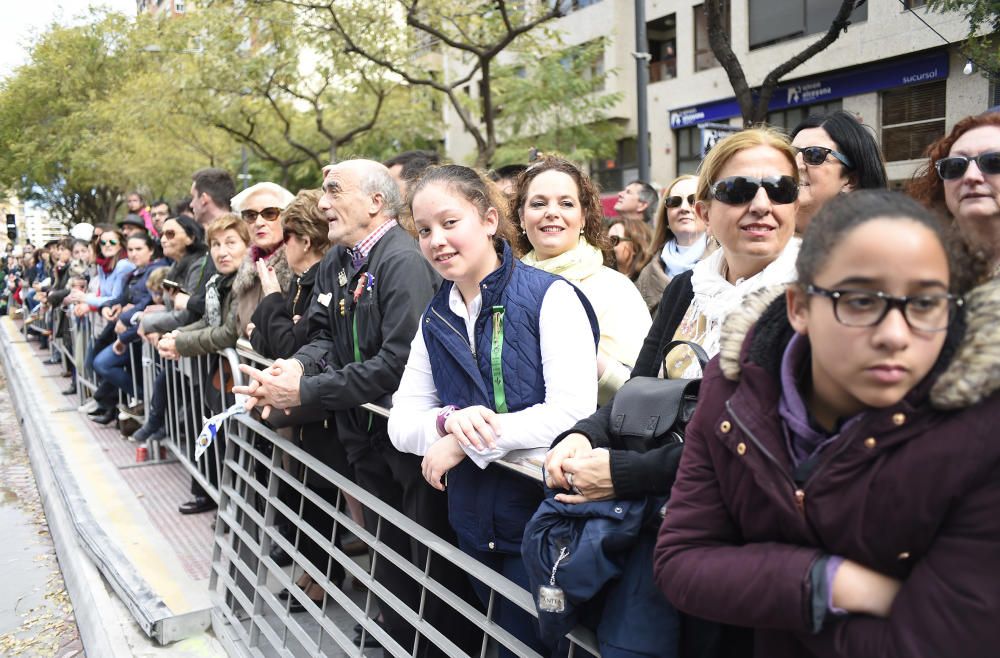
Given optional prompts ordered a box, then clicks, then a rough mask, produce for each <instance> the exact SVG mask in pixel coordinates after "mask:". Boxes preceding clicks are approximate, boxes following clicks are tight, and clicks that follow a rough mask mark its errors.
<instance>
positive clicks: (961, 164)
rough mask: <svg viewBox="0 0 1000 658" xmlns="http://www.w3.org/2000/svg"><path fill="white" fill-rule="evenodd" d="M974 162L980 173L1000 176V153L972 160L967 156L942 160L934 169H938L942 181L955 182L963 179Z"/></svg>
mask: <svg viewBox="0 0 1000 658" xmlns="http://www.w3.org/2000/svg"><path fill="white" fill-rule="evenodd" d="M973 161H974V162H975V163H976V166H977V167H979V171H981V172H983V173H984V174H1000V151H990V152H989V153H980V154H979V155H977V156H975V157H971V158H970V157H968V156H965V155H953V156H951V157H950V158H941V159H940V160H938V161H937V162H935V163H934V168H935V169H937V172H938V176H940V177H941V179H942V180H954V179H956V178H961V177H962V176H963V175H964V174H965V170H966V169H968V168H969V163H970V162H973Z"/></svg>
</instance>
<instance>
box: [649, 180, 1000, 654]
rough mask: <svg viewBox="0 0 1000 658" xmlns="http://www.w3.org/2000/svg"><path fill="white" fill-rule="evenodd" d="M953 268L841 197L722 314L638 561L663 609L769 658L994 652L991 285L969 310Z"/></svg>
mask: <svg viewBox="0 0 1000 658" xmlns="http://www.w3.org/2000/svg"><path fill="white" fill-rule="evenodd" d="M967 264H968V258H967V255H966V253H965V252H964V250H963V249H961V248H959V246H958V245H956V241H954V240H952V239H951V238H950V234H949V232H948V231H947V230H946V228H944V227H943V226H942V225H941V224H940V223H939V221H938V220H937V218H935V217H934V216H932V215H931V214H930V213H929V212H928V211H927V210H925V209H924V208H922V207H921V206H920V205H919V204H917V203H916V202H914V201H913V200H911V199H909V198H907V197H904V196H903V195H901V194H898V193H893V192H886V191H868V192H859V193H856V194H852V195H850V196H847V197H844V198H843V199H837V200H835V201H832V202H831V203H830V204H829V205H828V206H827V207H826V208H824V209H823V211H822V212H821V214H820V215H818V216H817V218H816V221H815V222H813V223H812V225H811V226H810V227H809V230H808V231H807V232H806V235H805V238H804V239H803V244H802V248H801V250H800V252H799V256H798V261H797V264H796V266H797V271H798V281H797V282H796V283H794V284H792V285H790V286H787V287H778V288H776V289H773V290H768V291H761V293H760V294H758V295H755V296H754V297H753V298H752V299H748V300H747V303H746V304H745V305H744V308H743V309H742V310H741V311H740V312H739V313H734V314H733V315H732V316H730V319H729V321H728V322H727V325H726V329H725V332H724V336H723V342H722V351H721V353H720V355H719V358H718V359H717V360H715V361H713V362H712V363H711V364H709V366H708V369H707V372H706V374H705V378H704V380H703V381H702V384H701V391H700V398H699V406H698V411H697V412H696V414H695V417H694V419H693V420H692V422H691V423H690V424H689V425H688V427H687V434H686V437H685V448H684V457H683V459H682V460H681V464H680V469H679V472H678V474H677V480H676V483H675V484H674V487H673V491H672V493H671V499H670V505H669V507H668V509H667V513H666V518H665V520H664V523H663V526H662V528H661V529H660V535H659V539H658V543H657V548H656V552H655V558H654V561H655V564H654V573H655V575H656V579H657V583H658V584H659V586H660V588H661V589H662V590H663V591H664V593H665V594H666V595H667V597H668V598H669V599H670V601H671V602H672V603H673V604H674V605H675V606H677V608H678V609H680V610H683V611H685V612H687V613H690V614H694V615H700V616H705V617H709V618H711V619H715V620H717V621H721V622H724V623H729V624H734V625H738V626H742V627H746V628H750V629H753V631H754V655H758V656H768V657H769V658H786V657H787V658H791V657H793V656H794V657H796V658H810V657H820V656H822V657H824V658H825V657H830V658H833V657H837V656H843V657H845V658H846V657H848V656H875V655H880V656H917V655H921V656H962V657H963V658H977V657H981V658H986V656H992V655H994V654H995V651H996V649H995V647H996V645H997V643H998V642H1000V626H998V625H997V624H996V611H997V609H998V608H1000V577H998V575H997V574H998V573H1000V571H998V567H1000V554H998V552H997V550H996V547H997V545H1000V517H998V516H997V514H996V506H997V503H998V502H1000V443H998V442H997V441H996V430H995V424H996V418H997V417H998V414H1000V396H998V395H997V394H996V391H997V390H998V389H1000V377H998V375H997V369H996V360H995V357H993V356H992V355H993V354H995V352H996V350H997V348H998V346H1000V328H998V325H997V322H996V317H997V313H998V310H1000V282H997V281H995V280H994V281H990V282H988V283H987V284H985V285H983V286H981V287H979V288H976V289H974V290H972V291H971V292H969V291H968V288H969V281H970V277H969V276H968V272H966V271H965V270H966V267H967ZM966 293H967V294H966ZM963 295H964V298H963Z"/></svg>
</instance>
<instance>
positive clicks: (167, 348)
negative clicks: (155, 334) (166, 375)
mask: <svg viewBox="0 0 1000 658" xmlns="http://www.w3.org/2000/svg"><path fill="white" fill-rule="evenodd" d="M174 336H175V334H174V332H172V331H171V332H169V333H165V334H163V336H162V337H161V338H160V340H159V342H158V343H157V345H156V349H157V351H158V352H159V353H160V356H161V357H163V358H164V359H171V360H177V359H179V358H181V355H180V354H178V353H177V346H176V344H175V342H174Z"/></svg>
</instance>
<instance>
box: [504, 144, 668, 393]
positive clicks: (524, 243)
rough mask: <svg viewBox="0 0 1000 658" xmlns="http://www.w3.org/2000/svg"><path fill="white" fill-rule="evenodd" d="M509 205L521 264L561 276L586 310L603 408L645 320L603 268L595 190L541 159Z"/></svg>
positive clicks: (624, 282) (637, 303)
mask: <svg viewBox="0 0 1000 658" xmlns="http://www.w3.org/2000/svg"><path fill="white" fill-rule="evenodd" d="M514 207H515V208H516V209H517V214H518V219H519V220H520V222H521V234H520V235H519V238H518V247H520V249H521V250H522V251H523V252H524V253H525V256H524V257H523V258H522V259H521V261H522V262H523V263H525V264H526V265H531V266H532V267H537V268H538V269H541V270H545V271H546V272H549V273H550V274H558V275H559V276H562V277H563V278H565V279H566V280H568V281H569V282H570V283H572V284H573V285H575V286H576V287H578V288H579V289H580V290H581V291H583V294H584V295H586V297H587V301H589V302H590V304H591V306H593V308H594V313H595V314H596V315H597V322H598V324H599V325H600V330H601V337H600V342H599V343H598V345H597V377H598V381H597V403H598V404H604V403H605V402H607V401H608V400H610V399H611V398H612V397H613V396H614V394H615V392H617V391H618V389H619V388H621V386H622V384H624V383H625V382H626V381H627V380H628V378H629V374H630V372H631V370H632V367H633V366H634V365H635V360H636V357H637V356H638V354H639V349H640V348H641V347H642V339H643V336H645V335H646V332H647V330H648V329H649V327H650V325H651V324H652V320H651V319H650V317H649V311H648V310H647V308H646V303H645V302H643V301H642V296H641V295H640V294H639V291H638V289H637V288H636V287H635V284H633V283H632V281H631V280H630V279H629V278H628V277H627V276H625V275H624V274H621V273H619V272H617V271H616V270H614V269H612V268H610V267H606V265H607V258H606V254H607V253H608V251H609V249H610V246H611V245H610V242H609V241H608V238H607V236H606V235H605V234H604V230H603V213H602V211H601V200H600V196H599V195H598V193H597V188H596V187H594V183H593V182H592V181H591V180H590V178H588V177H587V176H586V175H585V174H584V173H582V172H581V171H580V170H579V169H578V168H577V167H576V166H575V165H573V164H572V163H571V162H568V161H567V160H563V159H561V158H554V157H546V158H543V159H542V160H540V161H538V162H536V163H535V164H533V165H531V166H530V167H528V169H527V170H525V171H524V172H523V173H522V174H521V175H520V176H519V177H518V180H517V196H516V197H515V201H514Z"/></svg>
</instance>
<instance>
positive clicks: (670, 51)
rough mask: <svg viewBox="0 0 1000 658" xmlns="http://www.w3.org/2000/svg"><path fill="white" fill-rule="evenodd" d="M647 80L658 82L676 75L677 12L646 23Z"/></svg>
mask: <svg viewBox="0 0 1000 658" xmlns="http://www.w3.org/2000/svg"><path fill="white" fill-rule="evenodd" d="M646 38H647V39H648V44H647V48H648V50H647V52H648V53H649V57H650V59H649V81H650V82H651V83H652V82H659V81H660V80H670V79H672V78H676V77H677V14H670V15H669V16H664V17H662V18H657V19H656V20H654V21H650V22H648V23H646Z"/></svg>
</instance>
